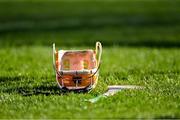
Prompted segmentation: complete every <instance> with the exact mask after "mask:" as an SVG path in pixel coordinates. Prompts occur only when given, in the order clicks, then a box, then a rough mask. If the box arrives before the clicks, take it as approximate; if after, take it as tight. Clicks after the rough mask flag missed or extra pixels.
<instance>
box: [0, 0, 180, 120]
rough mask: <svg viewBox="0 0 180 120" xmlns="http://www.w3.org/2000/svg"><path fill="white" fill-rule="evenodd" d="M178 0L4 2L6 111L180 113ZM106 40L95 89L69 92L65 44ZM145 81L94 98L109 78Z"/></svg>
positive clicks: (0, 5)
mask: <svg viewBox="0 0 180 120" xmlns="http://www.w3.org/2000/svg"><path fill="white" fill-rule="evenodd" d="M179 13H180V7H179V1H178V0H174V1H168V0H164V1H162V0H159V1H153V0H152V1H151V0H149V1H145V0H144V1H143V0H141V1H133V0H128V1H126V0H122V1H113V2H108V1H95V0H94V1H78V2H77V1H67V2H65V1H53V2H50V1H48V0H47V1H46V2H43V1H33V0H29V1H19V2H17V1H3V2H2V1H1V2H0V68H1V69H0V107H1V109H0V118H41V119H43V118H81V119H82V118H92V119H93V118H180V111H179V110H180V104H179V101H180V95H179V94H180V62H179V61H180V34H179V31H180V17H179ZM97 40H99V41H101V42H102V44H103V56H102V66H101V70H100V78H99V81H98V84H97V86H96V88H95V89H94V90H93V91H92V92H90V93H80V94H77V93H73V92H71V93H62V92H61V91H60V90H59V88H58V86H57V83H56V80H55V74H54V71H53V67H52V43H53V42H55V43H56V44H57V47H58V48H59V49H84V48H92V49H94V45H95V42H96V41H97ZM116 84H118V85H127V84H128V85H140V86H144V87H145V89H143V90H124V91H121V92H119V93H118V94H116V95H114V96H112V97H109V98H103V99H101V100H100V101H98V102H97V103H94V104H90V103H88V102H86V101H85V100H86V99H91V98H94V97H96V96H98V95H100V94H102V93H104V92H105V91H106V89H107V86H108V85H116Z"/></svg>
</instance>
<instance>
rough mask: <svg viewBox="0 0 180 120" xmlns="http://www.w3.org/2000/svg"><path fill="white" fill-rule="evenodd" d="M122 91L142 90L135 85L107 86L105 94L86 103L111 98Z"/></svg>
mask: <svg viewBox="0 0 180 120" xmlns="http://www.w3.org/2000/svg"><path fill="white" fill-rule="evenodd" d="M123 89H143V87H141V86H136V85H111V86H108V90H107V92H105V93H104V94H102V95H99V96H97V97H95V98H92V99H89V100H88V101H89V102H91V103H95V102H97V101H98V100H99V99H100V98H103V97H108V96H112V95H114V94H116V93H117V92H119V91H121V90H123Z"/></svg>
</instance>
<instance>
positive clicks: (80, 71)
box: [53, 42, 102, 92]
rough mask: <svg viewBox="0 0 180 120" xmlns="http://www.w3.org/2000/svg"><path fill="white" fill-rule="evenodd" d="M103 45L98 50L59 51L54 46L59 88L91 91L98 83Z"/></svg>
mask: <svg viewBox="0 0 180 120" xmlns="http://www.w3.org/2000/svg"><path fill="white" fill-rule="evenodd" d="M101 54H102V45H101V43H100V42H96V50H59V51H57V50H56V49H55V44H53V66H54V70H55V73H56V80H57V83H58V85H59V87H60V88H61V89H62V90H65V91H78V92H81V91H89V90H91V89H92V88H94V87H95V86H96V84H97V81H98V75H99V68H100V61H101Z"/></svg>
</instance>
